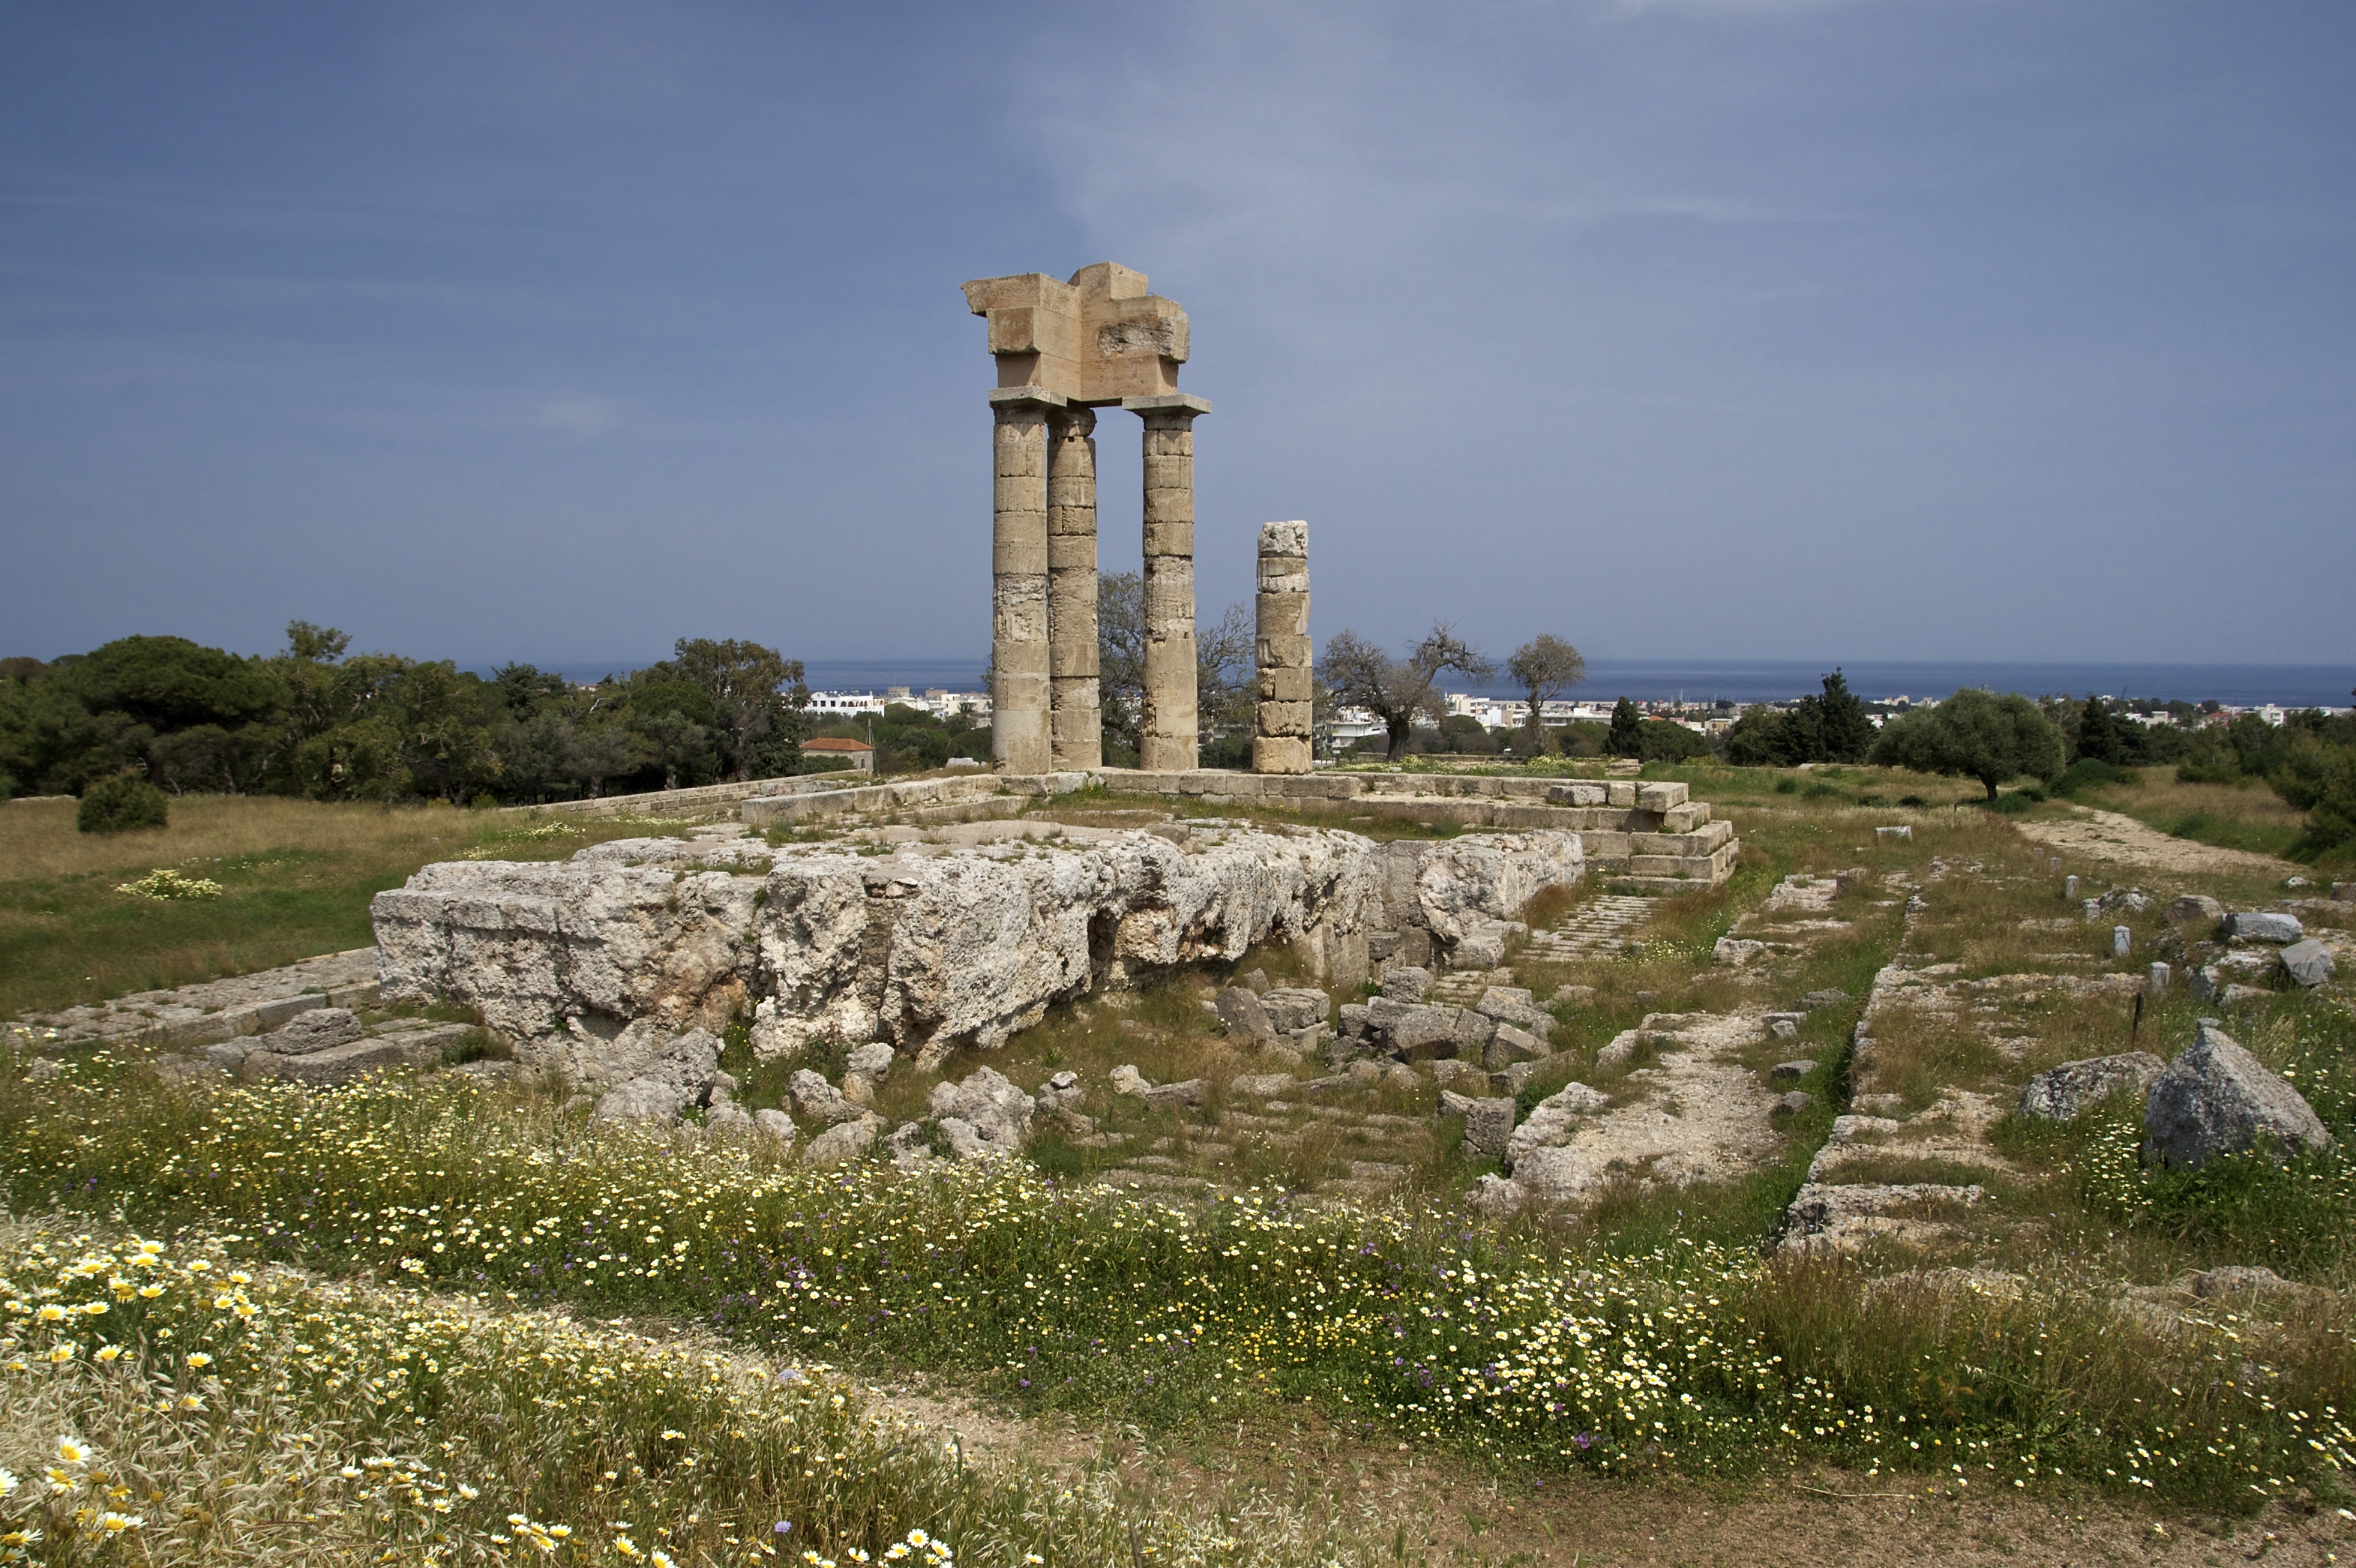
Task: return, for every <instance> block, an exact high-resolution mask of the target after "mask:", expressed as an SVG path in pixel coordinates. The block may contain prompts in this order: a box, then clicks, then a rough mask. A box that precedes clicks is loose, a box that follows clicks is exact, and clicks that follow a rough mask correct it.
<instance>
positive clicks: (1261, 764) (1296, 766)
mask: <svg viewBox="0 0 2356 1568" xmlns="http://www.w3.org/2000/svg"><path fill="white" fill-rule="evenodd" d="M1307 705H1308V704H1306V703H1303V704H1302V706H1304V707H1305V706H1307ZM1313 766H1314V763H1313V760H1312V757H1310V755H1309V742H1308V741H1306V740H1304V739H1302V738H1301V737H1300V736H1268V735H1263V736H1253V737H1252V771H1254V772H1255V773H1267V774H1271V775H1285V774H1301V773H1306V772H1308V771H1309V770H1310V768H1312V767H1313Z"/></svg>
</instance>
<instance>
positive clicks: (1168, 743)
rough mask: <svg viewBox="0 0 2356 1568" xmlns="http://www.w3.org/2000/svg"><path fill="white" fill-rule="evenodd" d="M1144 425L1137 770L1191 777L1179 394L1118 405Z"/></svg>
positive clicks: (1190, 461)
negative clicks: (1142, 633) (1142, 607)
mask: <svg viewBox="0 0 2356 1568" xmlns="http://www.w3.org/2000/svg"><path fill="white" fill-rule="evenodd" d="M1120 405H1121V407H1123V408H1126V409H1129V410H1130V411H1131V412H1132V413H1136V414H1137V415H1138V416H1139V417H1140V418H1141V419H1142V420H1144V422H1145V715H1144V718H1145V722H1144V725H1143V726H1142V731H1143V734H1142V744H1141V746H1139V748H1138V749H1139V751H1140V753H1141V755H1140V757H1139V759H1138V765H1139V766H1140V767H1141V768H1145V769H1146V770H1147V771H1149V772H1190V771H1192V770H1193V769H1194V767H1195V766H1196V760H1195V759H1196V755H1197V754H1196V751H1195V746H1194V736H1195V722H1196V721H1195V714H1194V680H1195V670H1194V419H1195V416H1196V415H1198V414H1203V413H1209V412H1210V410H1211V405H1210V403H1208V402H1207V401H1205V399H1202V398H1199V397H1192V396H1189V395H1188V394H1186V393H1184V392H1164V393H1161V394H1158V395H1155V396H1151V397H1130V398H1123V399H1122V400H1121V404H1120Z"/></svg>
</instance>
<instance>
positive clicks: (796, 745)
mask: <svg viewBox="0 0 2356 1568" xmlns="http://www.w3.org/2000/svg"><path fill="white" fill-rule="evenodd" d="M673 648H674V657H672V658H671V659H670V660H668V661H667V663H668V665H669V671H671V672H674V673H676V675H677V676H678V678H679V679H680V680H682V681H685V682H689V683H690V684H691V685H695V686H699V687H701V688H702V690H703V693H704V694H705V695H706V696H707V697H709V698H711V699H712V714H713V717H714V720H715V728H716V729H717V730H718V732H719V736H720V738H721V740H722V742H723V746H724V747H725V748H726V750H727V752H728V754H729V756H730V757H731V759H732V761H733V762H734V766H735V768H736V778H737V781H738V782H739V783H742V782H744V781H746V780H748V779H751V778H752V777H753V776H754V772H755V768H759V767H761V766H762V765H763V764H764V763H765V762H766V764H767V765H768V766H769V767H770V768H777V769H778V770H780V771H783V772H791V771H793V769H794V765H796V764H798V760H799V757H800V752H801V742H802V737H803V736H806V735H808V734H809V711H808V710H809V683H808V682H806V681H805V680H804V679H803V675H802V661H801V660H798V659H787V658H786V657H784V656H783V655H781V654H780V653H778V652H777V650H776V649H774V648H764V647H762V646H761V645H760V644H759V643H757V642H737V641H733V640H732V641H725V642H720V641H713V640H712V639H709V638H701V637H683V638H680V639H679V641H678V642H677V643H676V644H674V645H673ZM765 776H766V775H765Z"/></svg>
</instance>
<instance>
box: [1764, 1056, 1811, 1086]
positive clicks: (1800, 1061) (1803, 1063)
mask: <svg viewBox="0 0 2356 1568" xmlns="http://www.w3.org/2000/svg"><path fill="white" fill-rule="evenodd" d="M1815 1070H1816V1058H1814V1057H1801V1058H1796V1059H1794V1060H1792V1061H1787V1062H1777V1063H1776V1064H1775V1065H1774V1066H1773V1067H1771V1068H1769V1069H1767V1081H1768V1082H1770V1083H1797V1082H1799V1081H1800V1080H1801V1079H1804V1078H1805V1077H1807V1076H1808V1075H1809V1074H1810V1073H1812V1072H1814V1071H1815Z"/></svg>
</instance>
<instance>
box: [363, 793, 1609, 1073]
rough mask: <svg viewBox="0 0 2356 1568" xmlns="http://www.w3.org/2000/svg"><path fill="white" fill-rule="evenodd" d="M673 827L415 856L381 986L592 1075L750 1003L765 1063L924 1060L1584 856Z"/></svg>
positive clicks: (1218, 833) (1450, 933) (1533, 847)
mask: <svg viewBox="0 0 2356 1568" xmlns="http://www.w3.org/2000/svg"><path fill="white" fill-rule="evenodd" d="M671 843H672V841H663V840H644V841H629V842H628V843H626V844H604V845H599V846H596V848H595V850H594V852H592V851H584V852H583V854H582V855H580V856H576V857H575V858H574V859H573V860H572V861H570V862H562V863H557V864H514V863H505V862H498V861H476V862H462V863H453V864H448V865H431V866H427V867H426V868H425V869H423V871H421V872H419V873H418V874H417V875H415V876H412V878H410V880H409V883H408V885H407V886H403V887H402V888H400V889H397V890H395V891H392V892H388V893H383V894H380V895H379V896H378V897H377V899H376V901H375V904H374V906H373V913H374V916H375V920H376V926H377V935H378V941H379V946H380V951H381V953H382V968H383V976H384V992H385V996H386V998H387V1000H389V1001H407V1002H424V1001H450V1002H457V1003H461V1004H468V1005H472V1006H475V1007H478V1008H480V1009H481V1010H482V1013H483V1015H484V1019H485V1022H486V1023H487V1025H488V1026H489V1027H490V1028H492V1029H493V1030H495V1031H496V1032H498V1034H499V1035H501V1036H505V1037H507V1038H509V1039H510V1040H512V1041H513V1042H515V1045H516V1054H517V1057H518V1058H519V1060H521V1061H523V1062H524V1063H525V1064H526V1065H527V1066H530V1067H533V1068H541V1069H556V1070H561V1071H563V1072H565V1073H568V1074H570V1075H571V1076H573V1077H574V1078H575V1079H581V1080H583V1081H585V1082H589V1083H592V1084H595V1083H618V1082H621V1081H625V1080H626V1079H628V1078H629V1077H631V1076H633V1075H634V1074H635V1073H636V1072H637V1070H639V1069H641V1068H642V1067H643V1066H644V1063H645V1060H646V1058H647V1042H646V1041H644V1040H643V1039H642V1038H637V1037H633V1036H632V1034H631V1030H632V1028H633V1026H636V1025H637V1024H639V1023H640V1022H641V1021H642V1020H651V1021H652V1022H653V1024H654V1026H656V1027H657V1028H658V1029H659V1032H660V1033H661V1034H662V1035H664V1036H668V1035H669V1034H672V1033H677V1032H679V1031H682V1030H685V1029H688V1028H692V1027H699V1026H700V1027H704V1028H714V1029H716V1028H719V1027H722V1026H724V1025H725V1023H726V1022H727V1020H729V1019H730V1018H732V1017H734V1016H736V1015H740V1014H742V1013H744V1012H745V1011H748V1010H749V1011H751V1012H752V1014H753V1015H754V1029H753V1044H754V1049H755V1052H756V1054H758V1055H760V1056H762V1057H765V1058H775V1057H779V1056H788V1055H791V1054H793V1053H795V1052H798V1050H799V1049H800V1048H801V1047H803V1046H804V1045H805V1044H807V1043H808V1042H809V1041H810V1040H812V1039H818V1038H828V1037H832V1038H837V1039H841V1040H843V1041H845V1042H848V1043H852V1044H864V1043H867V1042H870V1041H880V1042H883V1043H885V1044H888V1045H890V1046H891V1047H893V1048H894V1051H895V1052H897V1053H898V1054H900V1055H904V1056H909V1057H914V1058H917V1059H918V1060H919V1061H920V1062H923V1063H924V1064H925V1065H926V1066H930V1065H933V1064H935V1063H937V1062H938V1061H939V1060H940V1059H942V1058H944V1057H945V1056H946V1055H947V1054H948V1052H949V1051H950V1050H952V1049H954V1048H956V1047H959V1046H965V1045H973V1046H979V1047H985V1048H987V1047H992V1046H995V1045H997V1044H999V1043H1001V1042H1002V1041H1003V1040H1004V1039H1005V1038H1006V1037H1007V1036H1008V1035H1009V1034H1010V1033H1011V1032H1012V1031H1013V1030H1015V1029H1018V1028H1022V1027H1024V1026H1027V1025H1029V1024H1031V1023H1033V1022H1035V1021H1036V1020H1037V1019H1038V1018H1039V1017H1040V1016H1042V1015H1043V1014H1044V1011H1045V1009H1046V1007H1047V1005H1048V1004H1050V1003H1051V1002H1054V1001H1056V1000H1058V999H1061V998H1066V997H1070V996H1074V995H1077V994H1080V993H1085V992H1087V991H1089V990H1092V989H1096V988H1099V987H1119V986H1124V985H1126V984H1128V983H1130V982H1131V981H1132V980H1134V979H1135V978H1136V977H1138V976H1140V975H1142V974H1147V973H1151V972H1157V971H1162V970H1166V969H1169V968H1172V967H1174V966H1177V965H1180V964H1185V963H1192V962H1197V961H1234V960H1235V959H1237V958H1240V957H1241V956H1242V955H1243V954H1244V953H1245V952H1246V951H1248V950H1249V949H1251V948H1252V947H1253V946H1255V945H1257V944H1258V943H1261V942H1264V941H1268V940H1290V941H1292V942H1294V943H1295V945H1296V948H1297V949H1299V950H1303V951H1306V952H1308V953H1310V954H1312V955H1317V956H1319V957H1321V959H1322V960H1323V961H1328V962H1331V963H1333V964H1335V965H1337V966H1340V967H1347V966H1348V963H1349V962H1350V956H1349V955H1351V954H1352V953H1354V952H1355V954H1356V955H1358V957H1357V958H1356V960H1355V962H1356V963H1357V964H1358V965H1359V966H1360V967H1363V962H1364V958H1363V955H1364V953H1365V933H1366V930H1367V926H1368V920H1369V918H1370V911H1372V910H1374V909H1376V908H1382V909H1384V910H1385V911H1386V913H1389V911H1388V906H1387V905H1386V904H1385V903H1384V902H1383V900H1384V899H1385V898H1386V897H1387V890H1388V889H1389V888H1390V886H1391V884H1392V883H1394V882H1400V883H1403V886H1400V887H1399V888H1398V892H1399V893H1400V894H1401V895H1402V896H1403V898H1404V901H1405V903H1407V904H1408V905H1411V906H1412V910H1413V913H1414V917H1415V918H1416V919H1417V920H1418V921H1419V922H1421V923H1422V924H1423V926H1424V927H1426V928H1428V929H1429V930H1430V932H1431V934H1432V936H1433V937H1434V938H1435V939H1436V940H1440V942H1441V943H1442V944H1443V945H1450V944H1453V943H1455V942H1458V941H1460V940H1462V937H1463V936H1464V935H1466V934H1467V933H1469V932H1473V931H1477V930H1481V929H1486V927H1487V926H1488V925H1490V924H1494V922H1495V921H1497V920H1498V919H1500V918H1505V917H1508V916H1511V915H1512V914H1515V913H1516V912H1518V910H1519V908H1520V906H1521V904H1522V903H1524V902H1526V900H1527V899H1528V898H1529V897H1530V896H1531V895H1532V894H1534V893H1536V892H1537V891H1538V890H1540V889H1541V888H1544V887H1547V886H1553V885H1555V884H1556V883H1558V882H1562V881H1568V880H1571V879H1574V878H1575V877H1577V876H1578V875H1580V871H1581V870H1582V868H1583V865H1584V860H1583V856H1582V854H1581V851H1580V842H1579V835H1578V834H1576V833H1573V832H1554V831H1547V832H1524V833H1475V834H1466V835H1464V836H1462V837H1461V838H1457V839H1452V840H1450V841H1447V842H1446V843H1412V844H1410V845H1409V848H1410V850H1411V853H1410V854H1397V853H1394V852H1396V851H1398V849H1399V848H1400V846H1399V845H1398V844H1392V845H1383V846H1377V845H1376V844H1375V843H1372V842H1370V841H1369V840H1366V839H1365V838H1362V837H1359V836H1358V835H1356V834H1354V833H1346V832H1333V831H1330V830H1312V829H1288V830H1278V831H1265V832H1263V831H1257V830H1249V829H1244V828H1239V827H1236V826H1234V825H1232V824H1226V823H1210V824H1205V823H1202V822H1197V823H1191V824H1173V825H1172V826H1171V827H1170V828H1167V829H1165V830H1162V831H1158V832H1097V833H1094V834H1091V835H1088V836H1087V837H1085V838H1075V839H1073V840H1072V841H1070V842H1066V841H1064V840H1060V839H1059V840H1055V841H1050V842H1046V843H1039V842H1030V841H1024V840H1012V841H1009V842H1004V843H978V844H974V845H967V846H945V845H942V844H937V843H904V844H899V845H896V846H894V853H893V854H888V855H883V856H873V857H870V856H862V855H858V854H844V853H841V852H840V851H838V850H834V849H831V848H829V847H825V846H809V847H807V848H801V847H789V848H787V849H782V850H776V851H769V850H767V849H766V848H760V849H755V848H754V847H753V846H744V854H741V855H739V856H736V857H735V859H734V861H732V863H731V864H730V865H728V866H727V867H726V868H725V869H699V867H709V866H710V865H711V863H712V854H711V846H705V845H697V846H694V847H693V848H691V849H680V848H677V847H676V846H673V847H668V848H666V847H661V846H665V845H670V844H671ZM765 857H766V859H767V860H768V865H767V869H766V872H764V871H762V869H761V865H762V862H763V860H764V858H765ZM737 862H741V864H737ZM1245 994H1247V995H1248V994H1250V993H1245ZM1254 1002H1255V1003H1260V999H1259V998H1258V997H1254ZM1261 1006H1262V1010H1263V1011H1265V1010H1266V1008H1265V1004H1261ZM1283 1007H1284V1004H1283V1003H1281V1002H1280V1003H1279V1008H1280V1010H1281V1009H1282V1008H1283ZM1239 1010H1240V1009H1239ZM1320 1011H1321V1012H1322V1008H1321V1009H1320ZM1270 1033H1271V1036H1273V1035H1274V1034H1276V1033H1277V1031H1276V1030H1274V1029H1273V1027H1271V1030H1270ZM867 1076H868V1075H864V1074H862V1077H863V1078H864V1077H867ZM869 1081H871V1082H873V1081H875V1080H874V1079H872V1078H871V1079H869Z"/></svg>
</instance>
